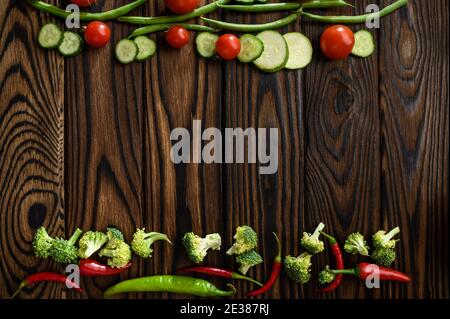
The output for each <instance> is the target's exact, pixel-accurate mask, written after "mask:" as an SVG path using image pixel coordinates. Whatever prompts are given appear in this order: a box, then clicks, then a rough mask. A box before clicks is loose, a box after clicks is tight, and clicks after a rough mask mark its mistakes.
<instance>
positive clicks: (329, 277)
mask: <svg viewBox="0 0 450 319" xmlns="http://www.w3.org/2000/svg"><path fill="white" fill-rule="evenodd" d="M334 278H336V275H335V274H334V273H333V272H332V271H331V269H330V266H328V265H327V266H326V267H325V269H324V270H322V271H321V272H320V273H319V283H320V284H321V285H326V284H329V283H330V282H332V281H333V280H334Z"/></svg>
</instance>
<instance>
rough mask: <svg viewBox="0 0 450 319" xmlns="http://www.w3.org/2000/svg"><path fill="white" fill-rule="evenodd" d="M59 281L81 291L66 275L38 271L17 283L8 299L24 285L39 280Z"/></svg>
mask: <svg viewBox="0 0 450 319" xmlns="http://www.w3.org/2000/svg"><path fill="white" fill-rule="evenodd" d="M48 281H50V282H60V283H63V284H66V286H67V287H72V289H74V290H75V291H78V292H82V291H83V289H81V288H80V286H78V285H77V284H76V283H75V282H74V281H72V280H70V279H68V278H67V277H66V276H64V275H61V274H58V273H55V272H38V273H35V274H32V275H29V276H28V277H27V278H25V280H24V281H22V282H21V283H20V285H19V288H17V290H16V291H15V292H14V294H13V295H12V296H11V298H10V299H13V298H14V297H15V296H17V294H18V293H19V292H20V291H21V290H22V289H23V288H25V287H27V286H31V285H32V284H36V283H40V282H48Z"/></svg>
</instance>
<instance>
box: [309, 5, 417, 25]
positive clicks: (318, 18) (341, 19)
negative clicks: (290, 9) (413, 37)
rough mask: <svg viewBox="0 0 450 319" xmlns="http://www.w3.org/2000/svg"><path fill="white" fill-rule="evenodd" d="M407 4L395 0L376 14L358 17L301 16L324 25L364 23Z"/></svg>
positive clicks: (310, 14)
mask: <svg viewBox="0 0 450 319" xmlns="http://www.w3.org/2000/svg"><path fill="white" fill-rule="evenodd" d="M407 3H408V0H397V1H395V2H393V3H391V4H390V5H388V6H386V7H384V8H383V9H382V10H380V11H378V12H373V13H367V14H362V15H358V16H320V15H317V14H312V13H308V12H303V15H304V16H305V17H307V18H308V19H311V20H314V21H319V22H325V23H364V22H366V21H367V20H371V19H375V18H382V17H384V16H387V15H388V14H391V13H392V12H394V11H395V10H397V9H399V8H401V7H403V6H405V5H406V4H407Z"/></svg>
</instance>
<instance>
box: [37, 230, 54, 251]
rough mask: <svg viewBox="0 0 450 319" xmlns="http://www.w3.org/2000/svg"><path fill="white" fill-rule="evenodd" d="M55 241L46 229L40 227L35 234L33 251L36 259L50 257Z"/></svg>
mask: <svg viewBox="0 0 450 319" xmlns="http://www.w3.org/2000/svg"><path fill="white" fill-rule="evenodd" d="M53 241H54V239H53V238H52V237H50V236H49V235H48V233H47V231H46V230H45V228H44V227H42V226H41V227H39V228H38V229H37V231H36V233H35V234H34V239H33V250H34V254H35V255H36V257H39V258H44V259H46V258H47V257H48V256H50V248H51V247H52V243H53Z"/></svg>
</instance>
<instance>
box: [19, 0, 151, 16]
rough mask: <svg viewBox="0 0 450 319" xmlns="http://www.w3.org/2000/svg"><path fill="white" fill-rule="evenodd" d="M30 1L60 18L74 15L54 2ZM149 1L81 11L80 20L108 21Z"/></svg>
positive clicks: (37, 7)
mask: <svg viewBox="0 0 450 319" xmlns="http://www.w3.org/2000/svg"><path fill="white" fill-rule="evenodd" d="M27 1H28V3H29V4H30V5H31V6H32V7H34V8H36V9H38V10H41V11H44V12H47V13H50V14H52V15H54V16H57V17H60V18H63V19H65V18H67V17H68V16H69V15H72V14H73V12H70V11H65V10H63V9H61V8H58V7H57V6H54V5H52V4H48V3H46V2H44V1H35V0H27ZM145 2H147V0H136V1H133V2H130V3H129V4H126V5H124V6H121V7H118V8H115V9H112V10H109V11H105V12H98V13H90V12H80V20H81V21H94V20H95V21H107V20H112V19H116V18H118V17H120V16H123V15H125V14H128V13H129V12H130V11H131V10H133V9H136V8H137V7H139V6H140V5H142V4H144V3H145Z"/></svg>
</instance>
